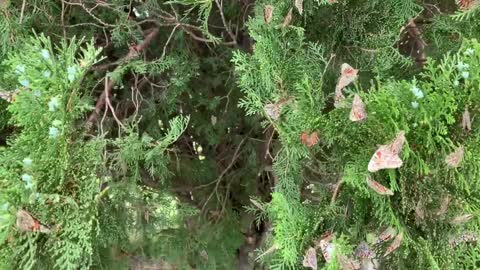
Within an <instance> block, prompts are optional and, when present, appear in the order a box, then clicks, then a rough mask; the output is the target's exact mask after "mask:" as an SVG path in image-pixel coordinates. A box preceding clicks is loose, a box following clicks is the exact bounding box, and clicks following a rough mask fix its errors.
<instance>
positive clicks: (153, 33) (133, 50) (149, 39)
mask: <svg viewBox="0 0 480 270" xmlns="http://www.w3.org/2000/svg"><path fill="white" fill-rule="evenodd" d="M157 34H158V28H156V29H154V30H153V31H151V32H150V33H149V34H148V35H147V36H146V37H145V39H144V40H143V42H142V43H140V44H138V45H136V46H132V47H131V48H130V50H129V52H128V54H127V55H126V56H125V57H124V58H123V61H128V60H130V59H132V58H134V57H136V56H138V54H139V53H140V52H142V51H144V50H145V49H146V48H147V47H148V46H149V45H150V43H151V42H152V40H153V38H154V37H155V36H156V35H157ZM121 62H122V61H121ZM114 84H115V83H114V81H113V80H108V89H106V90H108V91H103V92H102V94H101V95H100V97H99V98H98V100H97V102H96V104H95V109H94V111H93V112H92V113H91V114H90V116H89V117H88V120H87V126H89V125H91V124H93V122H95V120H96V119H97V117H98V115H99V114H100V111H101V110H102V108H103V106H104V105H105V102H106V101H107V94H111V90H112V89H113V86H114ZM108 98H109V97H108Z"/></svg>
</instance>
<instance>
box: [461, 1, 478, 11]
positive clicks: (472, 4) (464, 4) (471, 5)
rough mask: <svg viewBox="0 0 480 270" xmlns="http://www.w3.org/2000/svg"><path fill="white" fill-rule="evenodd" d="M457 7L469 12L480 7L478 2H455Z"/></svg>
mask: <svg viewBox="0 0 480 270" xmlns="http://www.w3.org/2000/svg"><path fill="white" fill-rule="evenodd" d="M457 5H458V7H459V8H460V9H461V10H470V9H472V8H474V7H478V6H480V0H457Z"/></svg>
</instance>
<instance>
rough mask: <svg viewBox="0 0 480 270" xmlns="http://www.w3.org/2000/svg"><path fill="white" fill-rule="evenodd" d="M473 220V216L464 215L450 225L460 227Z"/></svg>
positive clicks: (454, 219)
mask: <svg viewBox="0 0 480 270" xmlns="http://www.w3.org/2000/svg"><path fill="white" fill-rule="evenodd" d="M472 218H473V215H472V214H464V215H460V216H456V217H454V218H453V219H452V220H451V221H450V224H452V225H460V224H463V223H466V222H468V221H470V220H471V219H472Z"/></svg>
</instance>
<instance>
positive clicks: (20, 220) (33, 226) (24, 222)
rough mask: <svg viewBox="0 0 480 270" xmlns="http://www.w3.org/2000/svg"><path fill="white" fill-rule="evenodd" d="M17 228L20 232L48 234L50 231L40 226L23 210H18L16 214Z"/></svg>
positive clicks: (38, 222)
mask: <svg viewBox="0 0 480 270" xmlns="http://www.w3.org/2000/svg"><path fill="white" fill-rule="evenodd" d="M17 227H18V229H19V230H20V231H22V232H27V231H30V232H42V233H49V232H50V229H49V228H48V227H46V226H45V225H42V224H41V223H40V221H38V220H37V219H36V218H34V217H33V216H32V215H31V214H30V213H29V212H27V211H25V210H23V209H20V210H18V212H17Z"/></svg>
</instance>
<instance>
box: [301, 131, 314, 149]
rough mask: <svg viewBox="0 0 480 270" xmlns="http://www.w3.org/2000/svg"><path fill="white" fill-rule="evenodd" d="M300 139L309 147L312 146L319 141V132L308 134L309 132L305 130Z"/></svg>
mask: <svg viewBox="0 0 480 270" xmlns="http://www.w3.org/2000/svg"><path fill="white" fill-rule="evenodd" d="M300 140H301V141H302V144H303V145H305V146H307V147H312V146H314V145H315V144H317V142H318V133H317V132H313V133H311V134H308V133H307V132H303V133H302V135H301V136H300Z"/></svg>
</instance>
